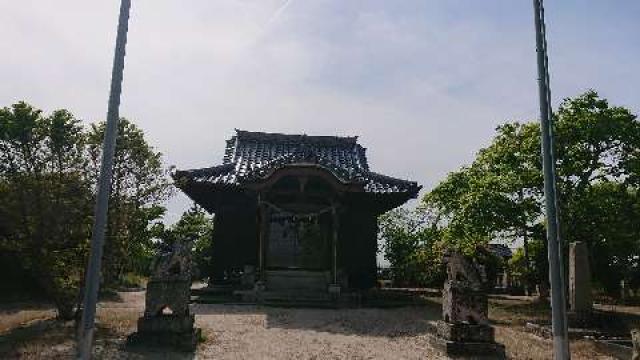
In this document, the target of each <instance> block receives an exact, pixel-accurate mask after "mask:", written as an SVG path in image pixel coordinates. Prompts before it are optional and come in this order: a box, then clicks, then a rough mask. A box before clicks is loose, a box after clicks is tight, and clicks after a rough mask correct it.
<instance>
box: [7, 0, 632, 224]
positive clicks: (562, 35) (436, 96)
mask: <svg viewBox="0 0 640 360" xmlns="http://www.w3.org/2000/svg"><path fill="white" fill-rule="evenodd" d="M2 8H3V11H2V12H0V24H2V31H0V41H1V43H2V44H3V50H4V51H3V55H2V56H0V105H1V106H6V105H9V104H11V103H12V102H15V101H18V100H26V101H28V102H31V103H32V104H34V105H36V106H38V107H40V108H42V109H44V110H45V111H52V110H54V109H57V108H62V107H64V108H68V109H69V110H71V111H72V112H74V113H75V114H76V115H77V116H78V117H80V118H82V119H84V120H86V121H97V120H101V119H104V117H105V114H106V103H107V92H108V86H109V76H110V69H111V61H112V57H113V45H114V39H115V24H116V19H117V10H118V1H115V0H109V1H106V0H105V1H99V2H98V1H81V0H60V1H55V2H54V1H43V0H39V1H38V0H21V1H9V0H4V1H3V6H2ZM638 15H640V2H639V1H637V0H608V1H602V0H582V1H578V0H571V1H569V0H564V1H547V26H548V32H549V50H550V63H551V77H552V79H551V86H552V95H553V100H554V103H555V104H556V105H557V103H558V102H559V101H560V100H561V99H562V98H566V97H569V96H575V95H577V94H579V93H581V92H583V91H585V90H587V89H589V88H594V89H596V90H598V91H599V92H600V94H601V95H602V96H605V97H607V98H609V100H610V101H611V102H612V103H613V104H617V105H624V106H627V107H629V108H631V109H632V111H634V112H635V113H638V111H639V109H640V92H638V89H637V87H638V84H640V72H639V71H638V65H637V63H638V59H639V57H640V40H639V38H640V36H639V35H638V34H640V22H638V21H637V17H638ZM127 52H128V54H127V60H126V68H125V81H124V87H123V101H122V108H121V114H122V115H123V116H126V117H128V118H130V119H132V120H134V121H135V122H136V123H137V124H139V125H140V126H141V127H142V128H143V129H144V130H145V132H146V134H147V136H148V138H149V140H150V142H151V143H152V144H153V145H154V146H155V147H156V148H157V149H158V150H159V151H161V152H163V153H164V154H165V160H166V163H167V165H176V166H177V167H178V168H183V169H184V168H193V167H205V166H211V165H214V164H218V163H219V162H220V161H221V159H222V152H223V150H224V139H226V138H227V137H229V136H230V135H231V134H232V133H233V129H234V128H241V129H247V130H260V131H277V132H290V133H300V132H305V133H308V134H319V135H360V141H361V142H362V143H363V145H364V146H365V147H367V148H368V155H369V160H370V164H371V166H372V168H373V169H374V170H375V171H378V172H383V173H386V174H389V175H392V176H397V177H403V178H409V179H412V180H416V181H418V182H420V183H421V184H423V185H425V188H426V189H429V188H430V187H432V186H433V185H435V184H437V182H438V181H439V180H440V179H442V178H443V177H444V176H446V174H447V173H448V172H450V171H453V170H456V169H457V168H459V167H460V166H461V165H463V164H465V163H469V162H470V161H472V159H473V157H474V154H475V152H476V151H477V150H478V149H479V148H480V147H482V146H485V145H487V144H488V143H489V142H490V140H491V137H492V135H493V132H494V128H495V127H496V126H497V125H498V124H500V123H503V122H505V121H510V120H521V121H525V120H535V119H536V118H537V115H538V111H537V109H538V104H537V85H536V64H535V43H534V32H533V15H532V1H529V0H527V1H514V0H483V1H475V0H465V1H463V0H439V1H435V0H433V1H413V0H395V1H391V0H386V1H382V0H377V1H376V0H360V1H346V0H304V1H302V0H291V1H284V0H218V1H209V0H190V1H188V2H185V1H178V0H134V1H133V8H132V14H131V22H130V33H129V44H128V48H127ZM188 204H189V202H188V200H187V199H186V198H185V197H184V196H182V195H179V196H177V197H176V198H175V199H173V200H172V201H171V202H170V204H169V210H170V215H169V218H170V219H172V220H173V219H175V218H176V217H177V216H179V214H180V213H181V212H182V210H183V209H184V208H185V207H186V206H188Z"/></svg>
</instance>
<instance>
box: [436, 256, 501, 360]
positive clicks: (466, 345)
mask: <svg viewBox="0 0 640 360" xmlns="http://www.w3.org/2000/svg"><path fill="white" fill-rule="evenodd" d="M477 251H479V252H484V251H485V250H484V249H483V248H479V249H477ZM443 260H444V263H445V264H446V267H447V280H446V281H445V284H444V290H443V291H442V317H443V320H441V321H438V323H437V336H435V337H433V342H434V345H436V346H437V347H439V348H441V349H443V350H444V351H445V352H446V353H447V355H449V356H469V355H473V356H482V355H490V356H494V357H498V358H504V346H503V345H501V344H498V343H496V342H495V340H494V329H493V327H491V326H490V325H489V319H488V300H487V276H486V273H485V268H484V266H483V265H481V264H479V263H478V262H477V261H476V260H475V259H473V258H471V257H469V256H465V255H463V254H462V253H459V252H456V251H452V250H447V251H446V252H445V254H444V259H443Z"/></svg>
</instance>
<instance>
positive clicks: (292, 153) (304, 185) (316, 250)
mask: <svg viewBox="0 0 640 360" xmlns="http://www.w3.org/2000/svg"><path fill="white" fill-rule="evenodd" d="M365 152H366V149H365V148H363V147H362V146H361V145H360V144H358V138H357V137H336V136H307V135H284V134H276V133H263V132H249V131H241V130H236V134H235V135H234V136H232V137H231V138H230V139H229V140H227V142H226V150H225V155H224V160H223V161H222V164H221V165H217V166H213V167H208V168H203V169H193V170H178V171H175V172H174V173H173V178H174V180H175V183H176V186H177V187H178V188H180V189H181V190H182V191H183V192H184V193H185V194H187V195H188V196H189V197H190V198H191V199H193V201H195V202H196V203H197V204H199V205H200V206H202V207H203V208H205V209H206V210H207V211H209V212H211V213H213V214H215V217H214V233H213V245H212V249H211V256H212V260H211V269H210V271H209V273H211V274H212V276H211V278H210V282H212V283H213V284H228V283H233V279H234V274H244V276H245V286H246V278H247V277H246V276H247V275H249V273H251V274H250V275H251V277H249V278H250V279H251V280H250V281H255V283H256V284H257V285H258V286H259V287H261V288H262V289H264V290H266V291H296V290H301V291H317V292H331V291H333V292H336V291H337V292H338V293H339V292H340V291H352V290H358V289H367V288H371V287H373V286H375V282H376V272H377V264H376V253H377V233H378V224H377V218H378V215H380V214H382V213H384V212H386V211H388V210H391V209H393V208H395V207H398V206H400V205H402V204H404V203H405V202H406V201H408V200H409V199H413V198H416V197H417V195H418V192H419V191H420V188H421V187H420V186H419V185H418V184H417V183H416V182H412V181H407V180H401V179H397V178H393V177H390V176H386V175H382V174H378V173H375V172H373V171H371V170H370V169H369V164H368V163H367V157H366V154H365ZM236 285H238V284H237V283H236ZM238 286H239V285H238Z"/></svg>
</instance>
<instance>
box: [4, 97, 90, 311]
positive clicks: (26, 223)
mask: <svg viewBox="0 0 640 360" xmlns="http://www.w3.org/2000/svg"><path fill="white" fill-rule="evenodd" d="M83 141H84V136H83V134H82V127H81V125H80V122H79V121H78V120H77V119H75V118H74V117H73V115H71V114H70V113H69V112H67V111H65V110H59V111H56V112H54V113H53V114H52V115H51V116H49V117H44V116H43V115H42V112H41V111H40V110H36V109H34V108H33V107H31V106H30V105H28V104H26V103H23V102H21V103H17V104H14V105H13V106H12V107H11V108H3V109H1V110H0V164H2V165H0V184H2V186H0V199H1V201H0V213H2V215H3V216H2V218H3V222H2V226H0V227H1V228H2V229H3V231H2V232H3V234H2V235H0V249H2V251H3V252H7V253H10V254H14V255H15V256H16V258H17V259H18V262H19V264H20V266H21V267H22V268H23V269H24V270H26V271H28V272H30V273H31V275H32V278H33V279H34V281H35V282H36V286H39V287H40V288H41V289H42V290H43V291H44V293H45V295H46V296H47V297H48V298H50V299H51V300H52V301H53V302H54V304H55V305H56V307H57V309H58V315H59V317H61V318H63V319H70V318H72V317H73V307H74V305H75V300H76V298H77V290H78V288H79V284H80V279H81V278H82V264H83V263H84V257H85V254H86V248H87V245H88V244H87V239H88V234H89V231H90V224H91V216H90V209H91V203H92V194H91V189H90V187H89V182H88V181H87V178H86V176H85V174H84V166H85V164H86V162H85V161H84V159H83V157H82V147H83Z"/></svg>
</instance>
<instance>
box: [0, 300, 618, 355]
mask: <svg viewBox="0 0 640 360" xmlns="http://www.w3.org/2000/svg"><path fill="white" fill-rule="evenodd" d="M434 301H435V300H434ZM517 301H518V299H514V300H509V301H508V302H504V301H503V305H502V307H496V304H497V303H496V304H494V305H493V307H492V310H491V311H490V316H491V317H492V319H493V320H494V321H496V323H497V324H496V339H497V340H498V341H499V342H501V343H503V344H505V345H506V348H507V354H508V356H509V358H512V359H550V358H551V343H550V342H549V341H548V340H543V339H540V338H537V337H535V336H533V335H531V334H528V333H525V332H524V331H523V330H522V326H521V323H522V321H523V319H524V318H529V317H531V316H532V315H534V313H535V312H536V311H537V310H538V309H537V308H535V307H533V308H531V309H529V306H528V305H527V303H526V302H524V301H522V303H521V305H523V306H525V307H526V308H527V309H528V310H527V311H523V310H522V309H519V310H518V311H516V310H514V308H513V306H514V304H516V305H517V304H518V303H517ZM505 305H508V306H506V307H505ZM143 310H144V293H143V292H131V293H120V294H119V298H117V299H113V300H110V301H104V302H101V303H100V305H99V309H98V324H99V326H98V331H97V335H96V347H95V348H96V352H97V356H96V358H97V359H194V358H197V359H294V360H304V359H443V358H444V357H443V356H442V354H441V353H439V352H438V351H436V350H435V349H433V347H432V346H431V345H430V343H429V341H428V336H429V335H430V334H431V333H432V325H431V324H432V323H433V321H434V320H436V319H438V318H439V317H440V308H439V307H438V305H437V303H434V305H433V306H419V307H404V308H394V309H372V308H368V309H339V310H332V309H290V308H272V307H260V306H252V305H193V306H192V310H193V312H194V313H195V314H196V323H197V326H198V327H200V328H202V330H203V334H204V336H205V338H206V339H205V341H204V343H202V344H200V345H199V347H198V351H197V352H196V354H179V353H171V352H166V351H162V350H157V349H144V350H143V351H141V350H136V351H132V350H130V349H128V348H126V347H124V344H125V341H126V337H127V335H128V334H131V333H132V332H134V331H135V330H136V321H137V319H138V317H139V316H140V315H141V314H142V312H143ZM54 316H55V312H54V310H53V309H52V308H51V307H49V306H44V305H42V304H40V305H39V304H27V305H25V304H21V305H15V304H14V305H8V306H7V305H3V306H0V358H2V359H18V358H19V359H43V358H44V359H69V358H73V354H74V352H73V349H74V348H73V347H74V335H75V332H74V329H73V326H72V324H71V323H67V324H61V323H59V322H57V321H53V320H52V318H53V317H54ZM572 352H573V358H574V359H608V358H607V357H604V356H602V355H599V354H598V353H596V352H595V350H594V349H593V347H592V346H591V345H590V344H589V343H588V342H585V341H576V342H572Z"/></svg>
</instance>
